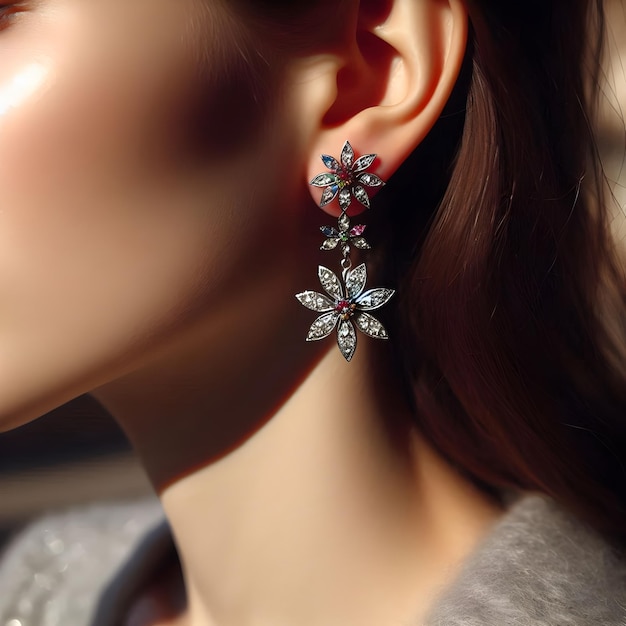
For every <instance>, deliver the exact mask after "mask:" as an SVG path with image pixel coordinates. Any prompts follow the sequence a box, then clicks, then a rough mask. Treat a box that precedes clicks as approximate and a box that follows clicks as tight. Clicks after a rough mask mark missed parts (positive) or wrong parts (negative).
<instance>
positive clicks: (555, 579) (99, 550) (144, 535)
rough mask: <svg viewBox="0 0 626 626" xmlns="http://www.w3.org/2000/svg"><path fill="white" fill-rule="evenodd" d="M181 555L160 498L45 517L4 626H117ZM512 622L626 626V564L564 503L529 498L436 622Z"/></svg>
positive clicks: (18, 548) (9, 560) (16, 543)
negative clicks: (155, 576)
mask: <svg viewBox="0 0 626 626" xmlns="http://www.w3.org/2000/svg"><path fill="white" fill-rule="evenodd" d="M172 555H175V552H174V547H173V543H172V539H171V535H170V532H169V527H168V526H167V523H166V522H165V518H164V516H163V512H162V510H161V507H160V504H159V502H158V500H156V498H155V499H146V500H141V501H137V502H133V503H117V504H105V505H98V506H90V507H86V508H83V509H78V510H72V511H69V512H67V513H64V514H57V515H50V516H47V517H44V518H42V519H40V520H38V521H37V522H35V523H33V524H31V525H30V526H29V527H27V528H26V529H25V530H24V531H23V532H22V533H20V535H18V536H17V537H16V538H15V539H14V540H13V541H12V542H11V544H10V545H9V547H8V548H7V550H6V551H5V553H4V556H3V558H2V560H1V561H0V624H9V625H11V626H56V625H59V626H61V625H62V626H67V625H69V624H71V626H111V624H114V623H115V622H116V616H119V614H120V612H121V611H122V609H123V607H124V606H125V605H126V604H127V603H128V602H129V601H130V600H132V597H133V595H134V594H136V593H137V591H138V589H139V588H140V587H141V584H142V583H143V582H145V580H147V579H148V578H149V576H150V573H151V572H153V571H154V569H155V568H156V567H158V565H159V564H160V563H161V562H163V561H164V560H165V559H166V557H167V558H171V557H172ZM502 624H520V625H521V624H532V625H533V626H591V625H592V624H593V625H594V626H596V625H597V624H603V626H624V624H626V556H625V555H624V554H623V553H620V552H618V551H617V550H616V549H615V548H614V547H613V546H612V545H611V544H609V543H608V542H607V541H606V540H604V539H603V538H602V537H601V536H600V535H598V534H597V533H596V532H594V531H593V530H592V529H591V528H590V527H588V526H587V525H586V524H584V523H583V522H581V521H580V520H578V519H577V518H576V517H574V516H573V515H571V514H570V513H568V512H566V511H565V510H563V509H562V508H561V507H560V506H559V505H557V504H556V502H555V501H554V500H552V499H550V498H548V497H545V496H542V495H540V494H532V493H528V494H525V495H523V496H521V497H519V498H517V499H516V500H515V501H513V502H511V503H510V504H509V506H508V510H507V511H506V512H505V514H504V515H503V516H502V518H500V520H499V521H498V522H497V523H496V524H495V525H494V527H493V528H492V529H491V531H490V532H489V533H488V535H487V536H486V537H485V539H484V540H483V541H482V542H481V544H480V545H479V546H478V547H477V548H476V550H475V551H474V552H473V554H472V555H470V557H469V558H468V559H467V561H466V562H465V563H464V564H463V566H462V568H461V570H460V571H459V573H458V574H457V576H456V578H455V579H454V580H453V581H452V583H451V584H449V585H448V586H447V587H446V588H445V589H443V590H442V591H441V593H440V595H439V597H438V598H437V600H436V602H435V605H434V608H433V610H432V611H431V615H430V617H429V619H428V620H427V622H426V625H425V626H461V625H462V626H501V625H502ZM411 626H418V625H417V624H415V625H411ZM420 626H421V625H420Z"/></svg>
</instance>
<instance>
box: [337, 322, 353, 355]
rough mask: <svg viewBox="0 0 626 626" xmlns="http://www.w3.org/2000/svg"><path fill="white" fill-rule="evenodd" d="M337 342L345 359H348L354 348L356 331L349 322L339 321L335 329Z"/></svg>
mask: <svg viewBox="0 0 626 626" xmlns="http://www.w3.org/2000/svg"><path fill="white" fill-rule="evenodd" d="M337 344H338V345H339V349H340V350H341V353H342V354H343V356H344V358H345V359H346V361H350V360H351V359H352V357H353V356H354V351H355V350H356V332H355V330H354V326H353V325H352V323H351V322H349V321H344V320H342V321H341V323H340V325H339V328H338V331H337Z"/></svg>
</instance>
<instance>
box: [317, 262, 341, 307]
mask: <svg viewBox="0 0 626 626" xmlns="http://www.w3.org/2000/svg"><path fill="white" fill-rule="evenodd" d="M318 276H319V279H320V283H321V284H322V287H324V289H325V290H326V293H328V294H329V295H331V296H332V297H333V298H335V300H340V299H341V298H342V297H343V289H342V288H341V283H340V282H339V279H338V278H337V276H335V274H334V273H333V272H331V271H330V270H329V269H328V268H326V267H324V266H323V265H320V266H319V268H318Z"/></svg>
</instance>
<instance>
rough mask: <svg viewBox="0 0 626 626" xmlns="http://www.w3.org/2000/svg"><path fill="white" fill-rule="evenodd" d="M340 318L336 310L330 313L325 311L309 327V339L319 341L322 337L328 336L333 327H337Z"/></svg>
mask: <svg viewBox="0 0 626 626" xmlns="http://www.w3.org/2000/svg"><path fill="white" fill-rule="evenodd" d="M338 319H339V314H338V313H336V312H335V311H330V312H329V313H324V315H320V316H319V317H318V318H317V319H316V320H315V321H314V322H313V324H311V328H310V329H309V334H308V335H307V338H306V340H307V341H318V340H320V339H324V337H328V335H330V333H331V332H332V330H333V328H335V324H336V323H337V320H338Z"/></svg>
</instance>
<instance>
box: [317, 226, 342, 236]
mask: <svg viewBox="0 0 626 626" xmlns="http://www.w3.org/2000/svg"><path fill="white" fill-rule="evenodd" d="M320 230H321V231H322V232H323V233H324V235H326V237H339V231H338V230H337V229H336V228H333V227H332V226H320Z"/></svg>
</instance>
